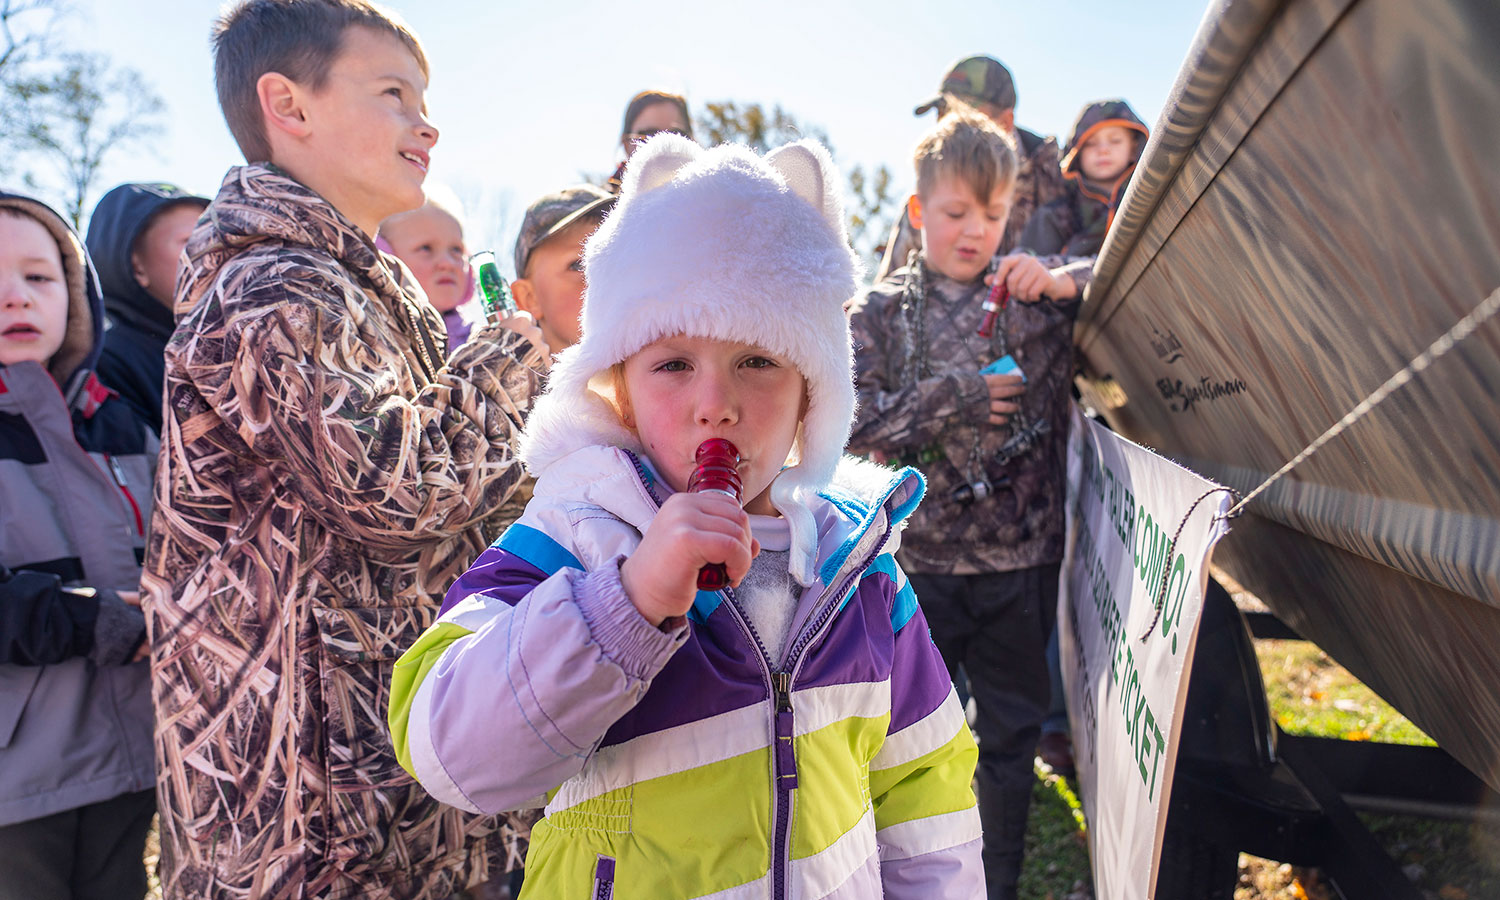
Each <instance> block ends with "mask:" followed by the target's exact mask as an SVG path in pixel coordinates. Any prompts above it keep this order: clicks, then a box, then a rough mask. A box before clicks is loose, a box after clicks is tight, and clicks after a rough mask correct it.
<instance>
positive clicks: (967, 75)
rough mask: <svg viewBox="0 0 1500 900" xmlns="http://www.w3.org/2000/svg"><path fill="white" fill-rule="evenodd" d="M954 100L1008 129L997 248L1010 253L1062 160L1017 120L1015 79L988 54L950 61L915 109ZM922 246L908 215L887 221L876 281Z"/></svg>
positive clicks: (1057, 185) (1050, 189) (1053, 144)
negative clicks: (1011, 175) (1010, 149)
mask: <svg viewBox="0 0 1500 900" xmlns="http://www.w3.org/2000/svg"><path fill="white" fill-rule="evenodd" d="M955 102H957V103H961V104H967V105H968V106H971V107H973V108H974V109H975V110H977V111H978V112H980V113H981V114H983V115H985V116H987V117H989V119H990V121H991V122H994V123H995V125H996V126H997V127H998V128H999V129H1000V130H1001V131H1003V132H1005V133H1006V134H1007V135H1009V136H1010V138H1011V140H1012V141H1013V143H1014V144H1015V150H1016V162H1017V168H1016V187H1015V190H1014V191H1013V192H1012V194H1011V200H1010V216H1009V217H1008V218H1007V219H1006V222H1005V230H1004V232H1003V233H1002V234H1001V236H1000V249H999V251H998V252H1000V253H1009V252H1010V251H1012V250H1014V249H1016V248H1017V247H1019V246H1021V243H1020V241H1021V233H1022V231H1023V230H1024V229H1025V228H1026V223H1027V222H1029V221H1030V220H1031V218H1032V216H1033V214H1034V213H1035V212H1036V211H1037V210H1038V209H1040V208H1041V207H1042V206H1044V205H1045V204H1047V203H1050V202H1052V201H1053V200H1055V199H1057V198H1058V197H1060V196H1062V193H1063V174H1062V166H1061V164H1060V163H1059V161H1058V157H1059V156H1060V153H1059V151H1058V149H1057V139H1056V138H1053V137H1043V136H1041V135H1039V134H1036V133H1035V132H1032V131H1028V130H1027V129H1025V128H1022V127H1020V126H1019V125H1017V124H1016V83H1015V80H1014V79H1013V78H1011V74H1010V70H1009V69H1007V68H1006V67H1005V66H1004V65H1002V64H1001V63H1000V61H999V60H997V59H995V58H994V57H990V56H970V57H968V58H967V59H961V60H959V61H958V62H956V63H954V64H953V67H952V68H950V69H949V70H948V74H946V75H944V76H943V83H942V84H941V85H940V86H939V87H938V93H937V95H936V96H934V97H932V98H931V99H929V100H927V101H926V102H925V103H923V104H922V105H921V106H918V107H917V108H916V110H915V112H916V114H917V115H919V116H920V115H923V114H925V113H926V112H927V111H928V110H930V109H935V110H937V111H938V117H939V118H942V117H943V116H944V115H947V113H948V110H949V109H950V108H951V107H952V106H954V105H955ZM921 248H922V234H921V232H920V230H918V229H917V228H916V227H915V226H914V225H913V224H912V221H911V217H910V216H908V215H907V213H906V210H904V209H903V210H902V211H901V217H900V218H899V219H897V220H896V224H895V225H894V226H892V227H891V233H890V236H889V237H888V238H887V239H886V243H885V254H884V255H883V256H882V257H881V259H880V265H879V267H878V268H877V269H876V271H875V280H876V281H879V280H880V279H882V278H885V277H886V276H887V275H889V274H891V272H893V271H895V270H896V269H899V268H901V267H902V266H904V265H906V261H907V258H908V257H909V256H910V255H911V251H913V250H920V249H921Z"/></svg>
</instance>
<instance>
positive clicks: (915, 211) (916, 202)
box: [906, 194, 922, 231]
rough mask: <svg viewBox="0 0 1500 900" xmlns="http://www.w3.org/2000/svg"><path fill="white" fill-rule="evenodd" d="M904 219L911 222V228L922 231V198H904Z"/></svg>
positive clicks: (914, 195) (915, 196) (913, 196)
mask: <svg viewBox="0 0 1500 900" xmlns="http://www.w3.org/2000/svg"><path fill="white" fill-rule="evenodd" d="M906 217H907V218H908V219H910V220H911V227H913V228H915V229H917V230H918V231H920V230H921V229H922V198H921V197H918V196H917V195H916V194H912V195H911V196H910V197H907V198H906Z"/></svg>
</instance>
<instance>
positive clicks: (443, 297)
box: [380, 206, 469, 312]
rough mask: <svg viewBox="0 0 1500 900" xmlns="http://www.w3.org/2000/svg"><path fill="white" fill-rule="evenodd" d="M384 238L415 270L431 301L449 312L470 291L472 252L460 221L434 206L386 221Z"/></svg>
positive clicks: (414, 272)
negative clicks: (470, 257)
mask: <svg viewBox="0 0 1500 900" xmlns="http://www.w3.org/2000/svg"><path fill="white" fill-rule="evenodd" d="M380 234H381V236H382V237H384V238H385V239H386V241H388V242H389V243H390V245H391V251H392V252H393V253H395V254H396V255H397V256H399V257H401V261H402V262H404V263H406V264H407V265H408V266H410V267H411V273H412V274H413V275H415V276H416V277H417V283H418V284H420V285H422V291H423V292H424V293H426V294H427V300H428V302H430V303H431V304H432V305H433V306H434V307H436V308H437V310H438V312H447V311H448V310H450V309H453V308H454V307H455V306H458V304H459V303H460V302H461V301H462V300H463V298H464V292H465V291H466V290H468V287H469V251H468V248H466V247H465V246H464V232H463V229H462V228H461V227H460V226H459V224H458V220H457V219H455V218H453V217H452V216H450V215H448V214H447V213H445V212H443V211H442V210H440V209H438V208H436V207H433V206H424V207H422V208H421V209H414V210H412V211H411V212H409V213H402V214H401V215H399V216H395V217H393V218H390V219H387V220H385V222H383V223H381V226H380Z"/></svg>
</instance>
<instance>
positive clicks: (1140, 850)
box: [1058, 407, 1230, 900]
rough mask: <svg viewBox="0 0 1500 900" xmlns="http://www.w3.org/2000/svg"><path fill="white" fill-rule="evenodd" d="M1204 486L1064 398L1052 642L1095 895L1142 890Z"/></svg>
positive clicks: (1218, 511)
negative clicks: (1068, 424) (1064, 473)
mask: <svg viewBox="0 0 1500 900" xmlns="http://www.w3.org/2000/svg"><path fill="white" fill-rule="evenodd" d="M1217 488H1219V485H1216V484H1214V483H1213V482H1211V481H1206V480H1204V479H1203V478H1201V477H1199V476H1198V475H1195V474H1193V473H1192V472H1190V471H1188V470H1187V469H1184V468H1182V467H1181V466H1179V465H1177V464H1176V463H1173V462H1171V461H1170V460H1167V459H1164V458H1162V457H1160V456H1157V455H1156V454H1155V453H1152V452H1151V451H1150V450H1147V449H1145V448H1144V447H1140V446H1138V445H1136V444H1132V443H1131V442H1130V441H1127V440H1125V439H1124V438H1122V437H1120V436H1119V435H1117V434H1115V433H1114V432H1112V431H1110V430H1109V429H1107V428H1105V427H1103V426H1102V425H1098V424H1096V423H1094V422H1093V421H1090V420H1089V419H1087V418H1085V417H1084V416H1083V415H1082V414H1080V413H1079V412H1078V410H1077V408H1076V407H1075V408H1074V410H1073V428H1072V433H1071V435H1070V437H1069V440H1068V505H1067V522H1068V545H1067V553H1066V556H1065V557H1064V559H1063V568H1062V590H1061V597H1062V601H1061V606H1060V609H1059V615H1058V626H1059V629H1060V633H1059V641H1060V644H1059V649H1060V652H1061V656H1062V666H1063V681H1064V683H1065V684H1066V685H1067V695H1068V716H1069V718H1070V720H1071V722H1072V727H1073V746H1074V755H1075V757H1076V759H1077V766H1078V780H1079V786H1080V790H1079V794H1080V796H1081V797H1082V801H1083V809H1084V814H1085V815H1086V816H1087V817H1088V825H1089V832H1088V833H1089V844H1090V847H1089V856H1090V858H1091V859H1092V861H1093V868H1094V895H1095V896H1096V897H1100V898H1109V900H1146V898H1147V897H1149V896H1151V895H1152V894H1153V893H1154V892H1155V890H1156V869H1157V864H1158V862H1159V853H1160V850H1161V839H1162V832H1163V830H1164V828H1165V827H1166V820H1167V797H1168V796H1169V795H1170V794H1171V790H1172V767H1173V761H1174V760H1175V759H1176V757H1177V729H1176V728H1175V727H1174V726H1175V725H1176V723H1177V722H1178V721H1179V720H1180V718H1181V714H1182V707H1183V704H1184V702H1185V701H1186V699H1187V688H1188V685H1187V681H1188V679H1187V674H1188V672H1189V671H1191V669H1192V661H1193V647H1194V644H1195V642H1196V641H1197V637H1198V614H1199V612H1200V611H1201V610H1202V609H1203V592H1204V589H1205V587H1206V585H1207V579H1208V558H1209V554H1210V553H1211V552H1212V551H1213V546H1214V544H1215V542H1217V541H1218V539H1219V538H1220V537H1222V536H1223V535H1224V533H1225V532H1226V531H1227V530H1228V527H1227V524H1226V522H1225V521H1224V520H1223V519H1220V518H1219V516H1220V515H1222V514H1223V513H1224V512H1225V511H1226V510H1227V509H1228V507H1229V496H1230V495H1229V493H1228V492H1227V491H1222V490H1218V491H1216V489H1217ZM1205 495H1208V496H1206V497H1205ZM1200 498H1202V499H1201V501H1200ZM1195 501H1199V502H1197V505H1196V506H1194V502H1195ZM1184 520H1186V521H1185V522H1184ZM1179 525H1180V526H1181V533H1180V535H1178V537H1177V542H1176V544H1175V545H1173V543H1172V538H1173V535H1174V534H1178V527H1179ZM1163 585H1165V594H1164V595H1163ZM1158 603H1159V604H1160V609H1159V610H1158V608H1157V607H1158ZM1143 636H1145V639H1144V640H1142V637H1143Z"/></svg>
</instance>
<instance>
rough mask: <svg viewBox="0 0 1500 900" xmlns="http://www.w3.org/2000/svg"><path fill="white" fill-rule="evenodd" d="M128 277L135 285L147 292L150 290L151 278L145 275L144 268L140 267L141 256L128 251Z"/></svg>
mask: <svg viewBox="0 0 1500 900" xmlns="http://www.w3.org/2000/svg"><path fill="white" fill-rule="evenodd" d="M130 275H131V277H133V278H134V279H135V283H136V284H138V285H140V286H141V287H142V288H143V289H145V290H147V291H149V290H151V276H150V275H148V274H147V272H146V267H145V266H142V265H141V255H140V254H139V253H136V252H135V251H134V250H132V251H130Z"/></svg>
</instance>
